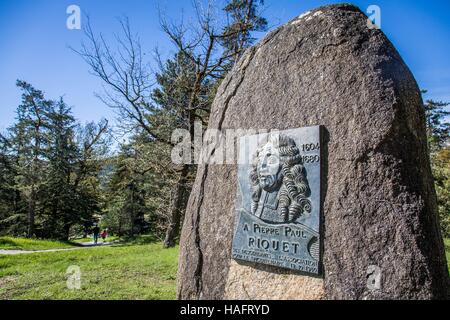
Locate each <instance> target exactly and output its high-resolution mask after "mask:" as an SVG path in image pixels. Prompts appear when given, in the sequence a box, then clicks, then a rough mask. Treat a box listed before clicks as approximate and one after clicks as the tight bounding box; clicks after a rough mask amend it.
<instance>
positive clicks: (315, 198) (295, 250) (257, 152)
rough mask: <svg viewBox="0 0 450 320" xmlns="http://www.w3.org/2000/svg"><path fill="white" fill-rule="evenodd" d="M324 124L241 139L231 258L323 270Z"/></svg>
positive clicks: (317, 271)
mask: <svg viewBox="0 0 450 320" xmlns="http://www.w3.org/2000/svg"><path fill="white" fill-rule="evenodd" d="M320 180H321V139H320V127H319V126H316V127H307V128H299V129H292V130H285V131H278V132H271V133H264V134H259V135H253V136H244V137H242V138H241V139H240V141H239V173H238V184H239V186H238V194H237V202H236V215H237V216H236V222H235V233H234V238H233V245H232V257H233V258H234V259H237V260H244V261H250V262H256V263H262V264H268V265H273V266H278V267H282V268H288V269H293V270H298V271H302V272H306V273H311V274H314V275H317V274H319V273H320V268H319V262H320V255H321V254H320V247H321V241H322V237H321V234H320V217H321V195H320V190H321V189H320Z"/></svg>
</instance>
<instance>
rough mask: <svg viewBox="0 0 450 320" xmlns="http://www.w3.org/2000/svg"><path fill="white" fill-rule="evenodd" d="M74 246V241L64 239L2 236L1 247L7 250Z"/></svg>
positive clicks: (0, 238) (0, 239)
mask: <svg viewBox="0 0 450 320" xmlns="http://www.w3.org/2000/svg"><path fill="white" fill-rule="evenodd" d="M73 246H74V244H73V243H71V242H64V241H54V240H37V239H24V238H12V237H0V249H5V250H48V249H59V248H70V247H73Z"/></svg>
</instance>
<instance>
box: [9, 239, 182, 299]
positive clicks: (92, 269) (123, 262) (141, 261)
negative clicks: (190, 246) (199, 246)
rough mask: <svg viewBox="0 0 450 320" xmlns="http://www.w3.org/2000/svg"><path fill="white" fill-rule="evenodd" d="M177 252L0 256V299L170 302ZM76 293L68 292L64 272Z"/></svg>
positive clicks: (124, 249) (136, 249) (132, 248)
mask: <svg viewBox="0 0 450 320" xmlns="http://www.w3.org/2000/svg"><path fill="white" fill-rule="evenodd" d="M177 258H178V248H173V249H163V248H162V244H161V243H152V244H140V245H136V244H131V245H121V246H116V247H96V248H89V249H82V250H76V251H63V252H53V253H33V254H27V255H17V256H0V299H83V300H84V299H174V298H175V276H176V270H177ZM73 265H75V266H79V267H80V269H81V289H80V290H69V289H67V285H66V281H67V276H66V271H67V268H68V267H69V266H73Z"/></svg>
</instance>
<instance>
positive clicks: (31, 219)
mask: <svg viewBox="0 0 450 320" xmlns="http://www.w3.org/2000/svg"><path fill="white" fill-rule="evenodd" d="M35 198H36V196H35V190H34V187H33V188H32V190H31V194H30V199H29V201H28V227H27V236H28V238H32V237H33V236H34V235H35V228H34V224H35V223H34V216H35V213H34V211H35V202H36V201H35Z"/></svg>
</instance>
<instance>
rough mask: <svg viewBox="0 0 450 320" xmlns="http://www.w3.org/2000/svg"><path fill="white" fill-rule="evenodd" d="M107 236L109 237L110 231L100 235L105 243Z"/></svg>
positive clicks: (104, 231)
mask: <svg viewBox="0 0 450 320" xmlns="http://www.w3.org/2000/svg"><path fill="white" fill-rule="evenodd" d="M107 236H108V230H107V229H105V230H103V231H102V233H101V234H100V237H102V239H103V243H105V241H106V237H107Z"/></svg>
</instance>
